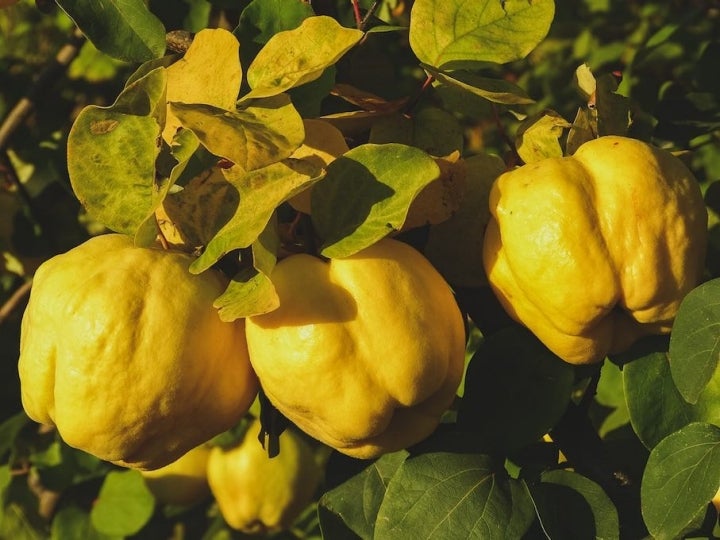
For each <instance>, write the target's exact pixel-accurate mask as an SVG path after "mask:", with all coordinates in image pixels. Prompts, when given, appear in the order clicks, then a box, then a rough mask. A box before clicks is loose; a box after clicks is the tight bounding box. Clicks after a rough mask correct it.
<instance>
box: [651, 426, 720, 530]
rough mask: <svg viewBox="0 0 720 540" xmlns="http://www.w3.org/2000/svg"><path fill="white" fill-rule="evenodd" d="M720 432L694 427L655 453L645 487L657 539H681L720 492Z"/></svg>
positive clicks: (670, 437)
mask: <svg viewBox="0 0 720 540" xmlns="http://www.w3.org/2000/svg"><path fill="white" fill-rule="evenodd" d="M719 478H720V428H718V427H717V426H713V425H710V424H705V423H699V422H698V423H692V424H689V425H687V426H685V427H684V428H682V429H680V430H678V431H677V432H675V433H672V434H670V435H668V436H667V437H666V438H665V439H663V440H662V441H660V443H658V445H657V446H656V447H655V448H654V449H653V450H652V452H650V457H649V459H648V462H647V465H646V467H645V472H644V473H643V478H642V484H641V486H640V498H641V506H642V515H643V519H644V520H645V524H646V525H647V527H648V530H649V531H650V533H651V534H652V535H653V538H656V539H658V540H662V539H666V538H667V539H671V538H677V537H679V536H680V535H681V534H682V533H683V531H685V530H686V528H688V527H691V526H692V525H693V524H694V521H695V518H696V517H697V516H698V514H699V513H700V512H703V511H704V509H705V508H706V507H707V504H708V502H709V501H710V499H712V498H713V496H714V495H715V493H716V492H717V490H718V479H719Z"/></svg>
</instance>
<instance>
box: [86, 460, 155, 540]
mask: <svg viewBox="0 0 720 540" xmlns="http://www.w3.org/2000/svg"><path fill="white" fill-rule="evenodd" d="M154 510H155V498H154V497H153V495H152V493H150V491H149V490H148V488H147V486H146V484H145V480H144V479H143V477H142V475H141V474H140V473H139V472H138V471H133V470H127V471H111V472H109V473H108V475H107V476H106V477H105V481H104V482H103V485H102V487H101V488H100V493H99V494H98V498H97V501H96V502H95V505H94V506H93V507H92V510H91V511H90V519H91V521H92V524H93V527H95V529H97V530H98V531H99V532H101V533H103V534H107V535H110V536H130V535H133V534H135V533H137V532H138V531H139V530H140V529H142V528H143V526H144V525H145V524H146V523H147V522H148V521H149V520H150V517H151V516H152V514H153V512H154Z"/></svg>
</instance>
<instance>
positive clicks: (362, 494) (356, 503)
mask: <svg viewBox="0 0 720 540" xmlns="http://www.w3.org/2000/svg"><path fill="white" fill-rule="evenodd" d="M406 457H407V452H404V451H403V452H394V453H391V454H385V455H384V456H382V457H381V458H380V459H378V460H377V461H374V462H373V463H372V464H371V465H369V466H368V467H366V468H365V469H363V470H362V471H361V472H360V473H358V474H356V475H355V476H353V477H352V478H350V479H349V480H346V481H345V482H343V483H342V484H340V485H339V486H337V487H335V488H333V489H331V490H330V491H327V492H326V493H324V494H323V496H322V497H321V499H320V502H319V506H318V511H319V514H320V526H321V528H322V532H323V536H324V537H325V538H347V534H348V531H351V532H352V533H354V534H355V535H357V536H358V537H359V538H363V539H372V538H373V536H374V532H375V522H376V519H377V515H378V512H379V510H380V506H381V504H382V501H383V498H384V497H385V492H386V490H387V486H388V483H389V482H390V479H391V478H392V477H393V475H394V474H395V472H396V471H397V470H398V468H399V467H400V465H401V464H402V462H403V461H405V458H406Z"/></svg>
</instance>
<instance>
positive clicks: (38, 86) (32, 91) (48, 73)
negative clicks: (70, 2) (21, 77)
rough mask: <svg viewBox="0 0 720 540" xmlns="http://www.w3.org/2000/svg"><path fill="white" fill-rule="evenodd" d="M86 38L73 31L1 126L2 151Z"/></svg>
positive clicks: (0, 143)
mask: <svg viewBox="0 0 720 540" xmlns="http://www.w3.org/2000/svg"><path fill="white" fill-rule="evenodd" d="M84 41H85V37H84V36H83V34H82V32H80V30H79V29H78V28H76V29H75V30H74V31H73V34H72V36H70V39H69V40H68V42H67V43H66V44H65V45H63V46H62V47H61V48H60V50H59V51H58V53H57V55H56V56H55V59H54V60H53V61H52V62H50V63H49V64H48V65H47V66H45V68H43V70H42V71H41V72H40V73H39V74H38V76H37V77H36V78H35V80H34V81H33V84H32V86H30V88H29V89H28V91H27V93H26V94H25V96H23V97H22V98H21V99H20V101H18V102H17V103H16V104H15V106H14V107H13V108H12V110H11V111H10V112H9V113H8V115H7V116H6V117H5V119H4V120H3V122H2V124H0V150H3V149H4V148H5V147H6V146H7V144H8V141H9V140H10V137H12V135H13V133H15V130H17V128H18V127H20V126H21V125H22V124H23V122H24V121H25V119H26V118H27V117H28V116H29V115H30V113H31V112H32V110H33V108H34V107H35V103H36V101H37V100H38V99H39V98H40V97H41V96H43V94H45V93H46V92H47V89H48V86H50V85H52V84H53V83H54V82H55V81H56V80H57V79H59V78H60V76H62V74H63V73H64V72H65V69H66V68H67V67H68V66H69V65H70V62H72V61H73V60H74V59H75V57H76V56H77V55H78V53H79V52H80V47H81V46H82V44H83V43H84Z"/></svg>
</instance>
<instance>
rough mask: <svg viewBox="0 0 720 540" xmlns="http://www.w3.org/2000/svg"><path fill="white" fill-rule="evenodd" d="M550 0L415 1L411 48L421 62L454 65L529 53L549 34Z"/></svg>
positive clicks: (552, 8) (499, 60)
mask: <svg viewBox="0 0 720 540" xmlns="http://www.w3.org/2000/svg"><path fill="white" fill-rule="evenodd" d="M554 15H555V4H554V2H553V0H532V1H530V0H505V1H500V0H488V1H484V2H468V1H467V0H416V1H415V3H414V5H413V8H412V12H411V14H410V47H411V48H412V50H413V51H414V52H415V54H416V55H417V57H418V58H419V59H420V61H421V62H423V63H424V64H428V65H430V66H434V67H436V68H447V69H457V68H461V67H463V66H464V65H467V64H473V63H477V62H495V63H498V64H503V63H506V62H512V61H514V60H519V59H521V58H524V57H525V56H527V54H528V53H529V52H530V51H531V50H532V49H534V48H535V47H536V46H537V45H538V44H539V43H540V41H542V39H543V38H544V37H545V36H546V35H547V32H548V30H549V29H550V23H551V22H552V20H553V17H554Z"/></svg>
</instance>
